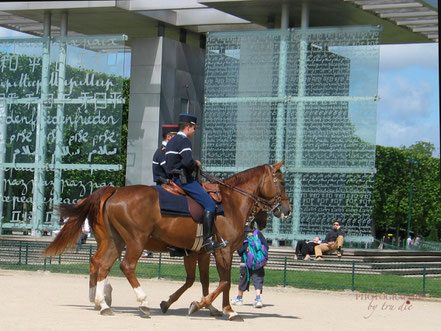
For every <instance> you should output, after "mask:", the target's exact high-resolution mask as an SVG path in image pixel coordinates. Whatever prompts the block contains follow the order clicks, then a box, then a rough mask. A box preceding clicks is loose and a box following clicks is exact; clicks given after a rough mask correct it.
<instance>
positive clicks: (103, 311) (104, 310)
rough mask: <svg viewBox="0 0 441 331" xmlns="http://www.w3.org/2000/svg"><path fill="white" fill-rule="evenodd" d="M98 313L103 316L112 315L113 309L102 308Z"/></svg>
mask: <svg viewBox="0 0 441 331" xmlns="http://www.w3.org/2000/svg"><path fill="white" fill-rule="evenodd" d="M100 314H101V315H103V316H112V315H113V311H112V309H110V308H104V309H101V310H100Z"/></svg>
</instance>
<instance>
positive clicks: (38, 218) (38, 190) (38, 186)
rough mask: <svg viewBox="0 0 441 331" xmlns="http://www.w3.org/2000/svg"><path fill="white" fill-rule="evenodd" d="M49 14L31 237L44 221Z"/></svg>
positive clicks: (36, 232) (38, 230)
mask: <svg viewBox="0 0 441 331" xmlns="http://www.w3.org/2000/svg"><path fill="white" fill-rule="evenodd" d="M50 35H51V13H50V12H45V13H44V37H43V38H42V40H43V41H42V42H43V56H42V58H43V59H42V69H41V70H42V74H41V98H40V103H39V105H38V113H37V128H36V130H37V131H36V146H35V173H34V185H33V201H32V228H31V234H32V236H40V235H41V225H42V223H43V220H44V210H45V207H44V191H45V187H46V185H45V180H46V169H45V163H46V149H47V140H46V138H47V124H46V123H47V102H48V96H49V71H50V42H51V38H50Z"/></svg>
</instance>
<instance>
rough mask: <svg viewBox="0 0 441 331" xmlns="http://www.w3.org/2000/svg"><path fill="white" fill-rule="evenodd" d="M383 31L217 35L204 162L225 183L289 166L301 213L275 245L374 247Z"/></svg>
mask: <svg viewBox="0 0 441 331" xmlns="http://www.w3.org/2000/svg"><path fill="white" fill-rule="evenodd" d="M379 32H380V28H379V27H349V28H326V29H323V28H318V29H308V30H301V29H291V30H267V31H252V32H220V33H210V34H208V36H207V53H206V72H205V74H206V84H205V105H204V113H203V115H204V116H203V144H202V146H203V147H202V160H203V164H204V167H205V170H207V171H210V172H212V173H214V174H216V175H218V176H220V177H222V178H226V177H228V176H230V175H232V174H233V173H236V172H238V171H242V170H245V169H248V168H251V167H255V166H258V165H261V164H264V163H274V162H275V161H280V160H282V159H285V166H284V172H285V180H286V183H287V192H288V194H289V196H290V200H291V202H292V206H293V215H292V217H290V218H289V219H288V220H284V221H283V222H282V221H280V220H279V219H276V218H273V219H272V220H271V221H270V222H269V223H268V224H269V225H268V228H267V230H266V235H267V237H268V238H269V239H272V240H273V243H275V244H278V243H279V241H286V242H288V243H289V242H291V241H292V240H298V239H310V238H312V237H314V236H315V235H324V234H325V233H326V232H327V231H329V230H330V229H331V228H332V222H333V220H340V221H341V222H342V224H343V228H344V230H345V232H346V233H347V235H348V236H347V240H354V241H361V242H363V241H364V242H368V241H371V240H372V216H371V214H372V198H371V192H372V187H373V180H374V174H375V143H376V117H377V99H378V98H377V87H378V62H379V46H378V37H379Z"/></svg>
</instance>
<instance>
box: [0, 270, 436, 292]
mask: <svg viewBox="0 0 441 331" xmlns="http://www.w3.org/2000/svg"><path fill="white" fill-rule="evenodd" d="M0 266H1V268H4V269H20V270H44V266H43V265H17V264H4V265H0ZM46 270H48V271H51V272H59V273H73V274H88V273H89V264H46ZM110 275H111V276H117V277H124V275H123V273H122V272H121V270H120V269H119V264H118V263H115V265H114V266H113V268H112V270H111V272H110ZM136 275H137V276H138V277H139V278H154V277H155V278H156V277H158V276H160V277H161V278H167V279H173V280H181V281H184V280H185V269H184V267H183V265H171V264H162V265H161V268H160V270H159V269H158V264H155V263H138V265H137V268H136ZM231 275H232V281H233V283H235V284H237V281H238V279H239V269H238V268H233V271H232V274H231ZM198 276H199V274H198V272H197V273H196V277H197V278H198ZM285 276H286V279H285V280H284V278H285ZM210 280H211V282H217V281H219V276H218V275H217V271H216V268H214V267H211V268H210ZM265 285H266V286H283V285H287V286H293V287H297V288H307V289H323V290H344V289H349V290H351V289H352V287H353V285H354V290H356V291H359V292H373V293H383V292H384V293H390V294H393V293H399V294H422V293H423V279H422V277H402V276H396V275H360V274H355V276H354V279H352V274H342V273H333V272H311V271H288V272H286V275H285V274H284V272H283V270H265ZM425 293H426V294H428V295H430V296H436V297H441V278H426V280H425Z"/></svg>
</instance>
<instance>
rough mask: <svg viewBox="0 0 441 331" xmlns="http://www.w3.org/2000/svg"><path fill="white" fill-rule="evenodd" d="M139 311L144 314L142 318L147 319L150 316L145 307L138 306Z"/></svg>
mask: <svg viewBox="0 0 441 331" xmlns="http://www.w3.org/2000/svg"><path fill="white" fill-rule="evenodd" d="M139 310H140V311H141V313H143V314H144V316H146V317H149V316H150V308H149V307H147V306H139Z"/></svg>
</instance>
